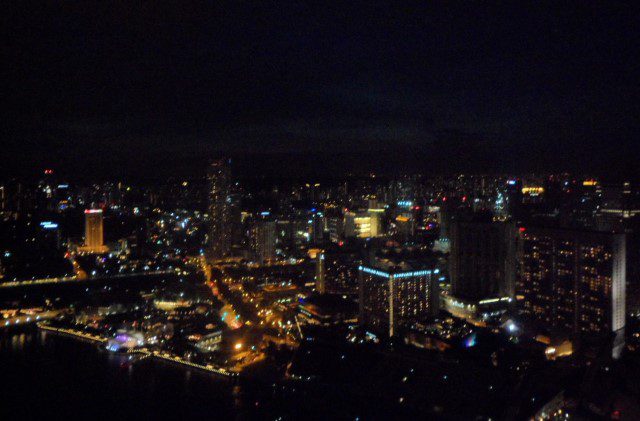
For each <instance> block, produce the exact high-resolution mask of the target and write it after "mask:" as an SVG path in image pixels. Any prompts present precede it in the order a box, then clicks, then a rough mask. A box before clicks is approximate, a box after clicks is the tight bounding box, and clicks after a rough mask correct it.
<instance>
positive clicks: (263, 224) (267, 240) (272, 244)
mask: <svg viewBox="0 0 640 421" xmlns="http://www.w3.org/2000/svg"><path fill="white" fill-rule="evenodd" d="M253 243H254V249H255V253H256V260H257V261H258V262H259V263H261V264H262V263H265V262H267V263H268V262H271V261H273V260H274V259H275V258H276V222H275V221H270V220H260V221H257V222H256V224H255V226H254V227H253Z"/></svg>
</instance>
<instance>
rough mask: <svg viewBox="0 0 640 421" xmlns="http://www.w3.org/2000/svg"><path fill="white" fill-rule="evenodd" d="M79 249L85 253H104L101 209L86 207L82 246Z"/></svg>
mask: <svg viewBox="0 0 640 421" xmlns="http://www.w3.org/2000/svg"><path fill="white" fill-rule="evenodd" d="M80 251H83V252H85V253H105V252H107V251H108V250H107V247H106V246H105V245H104V227H103V217H102V209H86V210H85V211H84V246H83V247H80Z"/></svg>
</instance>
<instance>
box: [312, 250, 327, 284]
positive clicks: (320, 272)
mask: <svg viewBox="0 0 640 421" xmlns="http://www.w3.org/2000/svg"><path fill="white" fill-rule="evenodd" d="M324 263H325V255H324V251H321V252H320V253H318V254H317V256H316V274H315V282H316V291H317V292H318V293H319V294H325V293H326V292H327V284H326V271H325V266H324Z"/></svg>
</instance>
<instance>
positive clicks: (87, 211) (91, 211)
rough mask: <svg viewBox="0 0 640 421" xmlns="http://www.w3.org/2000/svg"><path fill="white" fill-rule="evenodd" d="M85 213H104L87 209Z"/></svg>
mask: <svg viewBox="0 0 640 421" xmlns="http://www.w3.org/2000/svg"><path fill="white" fill-rule="evenodd" d="M84 213H102V209H85V210H84Z"/></svg>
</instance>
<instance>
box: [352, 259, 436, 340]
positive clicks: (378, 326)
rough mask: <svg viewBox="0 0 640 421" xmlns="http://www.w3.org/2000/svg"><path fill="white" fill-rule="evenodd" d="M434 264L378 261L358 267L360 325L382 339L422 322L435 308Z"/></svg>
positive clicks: (433, 312) (434, 311)
mask: <svg viewBox="0 0 640 421" xmlns="http://www.w3.org/2000/svg"><path fill="white" fill-rule="evenodd" d="M434 266H435V265H428V264H427V265H424V264H423V265H419V266H416V265H412V266H409V265H408V264H407V263H405V262H403V264H401V265H395V264H393V263H388V262H386V263H385V262H378V263H377V264H376V265H375V266H360V267H359V268H358V269H359V294H360V300H359V301H360V325H361V326H362V327H364V328H365V329H367V330H369V331H371V332H373V333H375V334H377V335H381V336H383V337H392V336H394V335H397V334H398V333H399V332H398V330H399V329H401V328H403V327H409V326H410V325H411V324H413V323H415V322H418V321H422V320H423V319H425V318H426V317H428V316H430V315H433V314H435V313H436V312H437V309H438V300H439V295H438V294H439V293H438V283H437V276H436V275H437V274H438V273H439V270H438V269H435V267H434Z"/></svg>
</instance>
